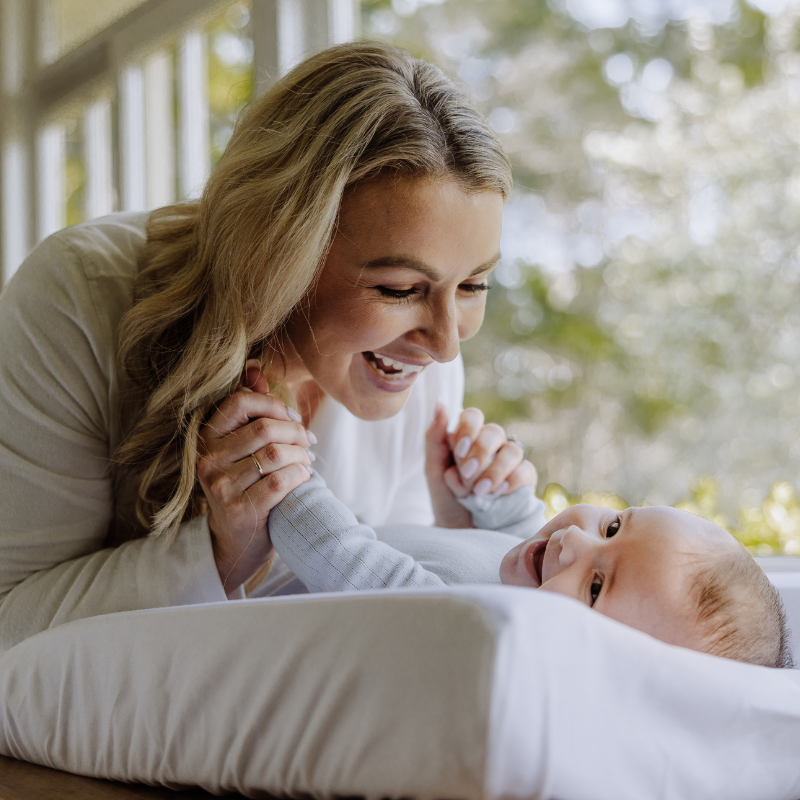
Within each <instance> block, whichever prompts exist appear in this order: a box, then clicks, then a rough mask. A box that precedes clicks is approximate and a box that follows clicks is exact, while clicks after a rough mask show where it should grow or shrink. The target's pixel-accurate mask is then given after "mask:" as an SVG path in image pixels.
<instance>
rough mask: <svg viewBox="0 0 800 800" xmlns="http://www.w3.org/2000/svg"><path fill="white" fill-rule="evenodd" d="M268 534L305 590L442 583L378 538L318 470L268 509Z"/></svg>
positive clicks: (394, 586)
mask: <svg viewBox="0 0 800 800" xmlns="http://www.w3.org/2000/svg"><path fill="white" fill-rule="evenodd" d="M269 533H270V538H271V539H272V543H273V545H274V546H275V549H276V550H277V551H278V553H279V554H280V556H281V558H282V559H283V560H284V561H285V562H286V564H287V566H288V567H289V569H291V570H292V572H294V574H295V575H297V577H298V578H300V580H301V581H302V582H303V583H304V584H305V585H306V587H307V588H308V590H309V591H310V592H344V591H350V590H365V589H387V588H397V587H403V586H443V585H444V581H443V580H442V579H441V578H440V577H439V576H438V575H435V574H433V573H432V572H429V571H428V570H426V569H425V568H424V567H422V565H421V564H419V563H417V562H416V561H415V560H414V559H413V558H411V556H408V555H405V554H403V553H400V552H398V551H397V550H394V549H393V548H392V547H390V546H389V545H388V544H385V543H384V542H379V541H378V540H377V538H376V536H375V531H373V530H372V528H370V527H368V526H367V525H362V524H361V523H359V521H358V520H357V519H356V517H355V516H354V515H353V513H352V512H351V511H350V509H348V508H347V506H345V505H344V503H341V502H340V501H339V500H337V499H336V498H335V497H334V495H333V493H332V492H331V491H330V490H329V489H328V488H327V487H326V486H325V481H323V480H322V478H321V477H320V476H319V474H318V473H315V474H314V475H313V476H312V478H311V480H309V481H307V482H306V483H304V484H303V485H302V486H299V487H298V488H297V489H295V490H294V491H293V492H292V493H291V494H290V495H289V496H288V497H287V498H286V499H285V500H283V501H282V502H281V503H279V504H278V505H277V506H276V507H275V508H273V509H272V511H271V512H270V515H269Z"/></svg>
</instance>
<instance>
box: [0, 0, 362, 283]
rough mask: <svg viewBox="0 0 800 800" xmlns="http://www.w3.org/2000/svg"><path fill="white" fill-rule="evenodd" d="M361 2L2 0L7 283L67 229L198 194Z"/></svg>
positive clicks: (342, 33)
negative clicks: (36, 249)
mask: <svg viewBox="0 0 800 800" xmlns="http://www.w3.org/2000/svg"><path fill="white" fill-rule="evenodd" d="M356 2H357V0H225V1H224V2H223V1H221V0H0V15H1V16H0V37H2V38H0V47H1V48H2V50H1V51H0V56H1V59H0V65H2V95H3V96H2V103H3V109H4V112H3V119H2V129H1V130H0V146H1V147H2V158H0V181H1V182H2V193H1V194H0V209H1V210H2V213H1V214H0V219H1V220H2V223H1V224H0V240H2V247H0V259H1V262H0V263H1V266H2V277H3V282H5V281H7V280H8V278H9V277H10V276H11V275H12V274H13V272H14V271H15V270H16V268H17V267H18V266H19V264H20V263H21V262H22V260H23V259H24V257H25V255H26V254H27V252H28V251H29V250H30V248H31V247H32V246H33V245H34V244H35V243H36V242H38V241H41V239H43V238H44V237H46V236H48V235H50V234H51V233H53V232H54V231H57V230H59V229H60V228H62V227H64V226H66V225H73V224H75V223H78V222H82V221H84V220H87V219H92V218H95V217H98V216H103V215H104V214H108V213H111V212H113V211H118V210H123V211H137V210H147V209H152V208H157V207H158V206H162V205H166V204H168V203H172V202H175V201H176V200H178V199H182V198H192V197H197V196H198V195H199V193H200V191H201V190H202V187H203V185H204V183H205V181H206V179H207V177H208V175H209V172H210V170H211V169H212V168H213V166H214V165H215V164H216V163H217V161H218V160H219V158H220V156H221V155H222V152H223V151H224V149H225V146H226V144H227V142H228V139H229V138H230V135H231V133H232V131H233V124H234V122H235V120H236V116H237V114H238V113H239V111H240V110H241V109H242V107H243V106H244V105H246V103H247V102H248V101H249V100H251V99H252V98H253V97H254V96H255V94H256V93H257V92H261V91H264V90H265V89H266V88H268V86H269V85H270V84H271V83H272V82H273V81H274V80H275V78H276V77H277V76H278V75H280V74H282V73H284V72H285V71H287V70H288V69H289V68H291V66H293V65H294V64H296V63H297V62H299V61H300V60H302V59H303V58H304V57H306V56H307V55H310V54H311V53H312V52H315V51H316V50H319V49H322V48H324V47H327V46H329V45H331V44H335V43H337V42H341V41H347V40H349V39H351V38H353V36H354V26H355V19H356V13H355V12H356V10H357V6H356Z"/></svg>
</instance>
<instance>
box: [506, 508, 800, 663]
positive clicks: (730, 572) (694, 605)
mask: <svg viewBox="0 0 800 800" xmlns="http://www.w3.org/2000/svg"><path fill="white" fill-rule="evenodd" d="M500 579H501V580H502V581H503V583H507V584H513V585H517V586H533V587H537V588H542V589H546V590H548V591H551V592H557V593H559V594H564V595H567V596H569V597H574V598H575V599H576V600H580V601H582V602H584V603H586V604H587V605H589V606H591V607H592V608H594V609H596V610H597V611H599V612H600V613H601V614H605V615H606V616H608V617H611V618H613V619H616V620H618V621H619V622H624V623H625V624H627V625H630V626H631V627H633V628H637V629H638V630H641V631H644V632H645V633H649V634H651V635H652V636H655V637H657V638H658V639H662V640H663V641H665V642H668V643H670V644H677V645H682V646H684V647H690V648H692V649H693V650H700V651H702V652H705V653H712V654H714V655H719V656H725V657H726V658H733V659H736V660H738V661H746V662H749V663H752V664H762V665H765V666H769V667H790V666H792V655H791V648H790V645H789V635H788V630H787V626H786V616H785V614H784V611H783V605H782V603H781V600H780V596H779V595H778V592H777V591H776V590H775V588H774V587H773V586H772V584H771V583H770V582H769V580H768V579H767V577H766V575H764V573H763V571H762V570H761V568H760V567H759V566H758V564H756V562H755V561H754V560H753V559H752V558H751V557H750V555H749V554H748V553H747V551H746V550H745V549H744V548H743V547H742V546H741V545H740V544H739V542H737V541H736V539H734V537H733V536H731V534H729V533H728V532H727V531H725V530H723V529H722V528H720V527H719V526H717V525H714V524H713V523H711V522H708V521H707V520H704V519H702V518H701V517H697V516H695V515H694V514H690V513H688V512H686V511H679V510H678V509H675V508H666V507H664V506H652V507H647V508H629V509H627V510H625V511H623V512H618V511H613V510H611V509H607V508H600V507H598V506H590V505H577V506H572V507H571V508H568V509H567V510H566V511H563V512H562V513H561V514H559V515H558V516H557V517H554V518H553V519H552V520H550V522H549V523H548V524H547V525H545V527H544V528H542V530H541V531H539V533H537V534H536V536H534V537H533V538H532V539H528V540H527V541H524V542H522V543H521V544H519V545H517V546H516V547H515V548H514V549H513V550H511V551H510V552H509V553H507V554H506V556H505V558H504V559H503V563H502V565H501V566H500Z"/></svg>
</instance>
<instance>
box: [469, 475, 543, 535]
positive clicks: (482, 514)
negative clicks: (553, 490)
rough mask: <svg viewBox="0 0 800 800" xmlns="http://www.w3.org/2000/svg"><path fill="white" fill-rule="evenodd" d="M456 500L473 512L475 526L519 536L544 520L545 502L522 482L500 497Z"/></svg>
mask: <svg viewBox="0 0 800 800" xmlns="http://www.w3.org/2000/svg"><path fill="white" fill-rule="evenodd" d="M458 502H459V503H461V505H462V506H464V508H466V509H467V510H468V511H469V512H470V513H471V514H472V524H473V525H474V526H475V527H476V528H485V529H488V530H492V531H501V532H502V533H509V534H511V535H512V536H517V537H519V538H520V539H530V538H531V536H534V535H535V534H537V533H538V532H539V530H540V529H541V528H543V527H544V526H545V525H546V524H547V517H545V515H544V503H543V502H542V501H541V500H540V499H539V498H538V497H537V496H536V495H535V494H534V493H533V489H532V488H531V487H530V486H522V487H520V488H519V489H517V490H516V491H515V492H511V494H506V495H501V496H500V497H496V496H494V495H491V494H487V495H483V496H482V497H476V496H475V495H468V496H467V497H462V498H459V500H458Z"/></svg>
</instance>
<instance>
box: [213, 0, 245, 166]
mask: <svg viewBox="0 0 800 800" xmlns="http://www.w3.org/2000/svg"><path fill="white" fill-rule="evenodd" d="M207 35H208V109H209V117H210V123H211V125H210V128H211V130H210V134H211V142H210V146H211V166H212V167H213V166H215V165H216V164H217V162H218V161H219V159H220V158H221V157H222V154H223V152H225V147H226V146H227V144H228V140H229V139H230V136H231V133H232V132H233V126H234V124H235V122H236V117H237V116H238V114H239V112H240V111H241V110H242V109H243V108H244V107H245V106H246V105H247V104H248V103H249V102H250V101H251V100H252V99H253V97H254V96H255V71H254V66H253V64H254V62H253V40H252V32H251V30H250V11H249V8H248V5H247V4H246V3H243V2H236V3H232V4H230V5H229V6H228V7H227V8H226V9H225V11H224V12H223V13H221V14H220V15H219V16H218V17H216V18H215V19H214V20H212V22H211V23H210V24H209V25H208V28H207Z"/></svg>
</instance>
